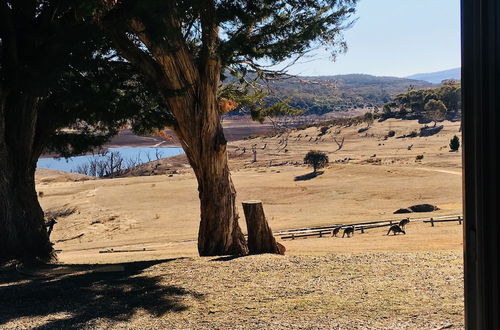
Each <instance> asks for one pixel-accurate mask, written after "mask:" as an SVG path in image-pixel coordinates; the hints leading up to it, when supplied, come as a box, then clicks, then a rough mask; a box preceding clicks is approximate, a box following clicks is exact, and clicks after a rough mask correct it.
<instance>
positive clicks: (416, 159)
mask: <svg viewBox="0 0 500 330" xmlns="http://www.w3.org/2000/svg"><path fill="white" fill-rule="evenodd" d="M422 159H424V155H417V157H415V161H419V160H422Z"/></svg>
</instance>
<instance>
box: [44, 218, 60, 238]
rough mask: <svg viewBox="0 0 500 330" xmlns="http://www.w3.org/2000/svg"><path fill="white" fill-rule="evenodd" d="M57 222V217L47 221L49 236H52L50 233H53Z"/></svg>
mask: <svg viewBox="0 0 500 330" xmlns="http://www.w3.org/2000/svg"><path fill="white" fill-rule="evenodd" d="M56 223H57V221H56V219H54V218H52V219H50V220H49V221H47V222H46V223H45V226H46V227H47V236H49V237H50V234H51V233H52V229H54V225H55V224H56Z"/></svg>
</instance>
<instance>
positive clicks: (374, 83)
mask: <svg viewBox="0 0 500 330" xmlns="http://www.w3.org/2000/svg"><path fill="white" fill-rule="evenodd" d="M271 86H272V88H273V89H274V90H275V92H276V94H277V96H279V97H280V98H282V99H283V98H290V99H291V102H290V104H291V105H292V106H294V107H296V108H299V109H303V110H304V111H305V112H306V114H318V115H321V114H324V113H327V112H331V111H347V110H349V109H353V108H364V107H373V106H378V107H381V106H383V105H384V103H386V102H388V101H390V100H391V97H392V96H393V95H394V94H397V93H401V92H403V91H406V90H407V89H408V88H409V87H410V86H413V87H414V88H430V87H433V86H434V85H433V84H431V83H429V82H425V81H420V80H415V79H407V78H397V77H376V76H371V75H367V74H349V75H336V76H318V77H299V78H293V79H287V80H283V81H277V82H273V83H272V84H271Z"/></svg>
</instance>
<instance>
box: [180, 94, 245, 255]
mask: <svg viewBox="0 0 500 330" xmlns="http://www.w3.org/2000/svg"><path fill="white" fill-rule="evenodd" d="M210 99H212V102H211V101H210ZM203 100H204V102H203V104H198V105H196V106H197V107H203V108H204V111H203V112H201V113H203V114H205V115H206V116H205V117H204V116H200V117H198V118H196V119H194V120H191V121H189V122H186V123H184V125H183V126H184V127H187V128H189V130H191V134H189V135H185V134H183V133H182V132H178V135H179V137H180V140H181V142H182V145H183V148H184V151H185V152H186V155H187V157H188V159H189V163H190V164H191V166H192V168H193V170H194V172H195V174H196V178H197V180H198V192H199V197H200V217H201V220H200V228H199V232H198V252H199V254H200V256H216V255H243V254H247V253H248V248H247V243H246V240H245V237H244V236H243V233H242V232H241V229H240V226H239V224H238V219H239V216H238V210H237V207H236V190H235V188H234V185H233V182H232V180H231V174H230V171H229V166H228V157H227V152H226V143H227V142H226V140H225V138H224V133H223V130H222V125H221V123H220V121H219V115H218V110H217V106H218V105H217V103H216V99H215V95H214V97H212V98H210V97H208V99H207V97H205V98H203ZM193 132H194V133H193Z"/></svg>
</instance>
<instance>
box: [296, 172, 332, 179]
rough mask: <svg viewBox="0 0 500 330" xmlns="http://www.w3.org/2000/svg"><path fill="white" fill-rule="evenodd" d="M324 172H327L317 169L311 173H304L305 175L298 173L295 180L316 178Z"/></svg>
mask: <svg viewBox="0 0 500 330" xmlns="http://www.w3.org/2000/svg"><path fill="white" fill-rule="evenodd" d="M323 173H325V172H324V171H316V172H311V173H307V174H304V175H298V176H296V177H295V179H293V180H294V181H306V180H311V179H314V178H315V177H317V176H320V175H322V174H323Z"/></svg>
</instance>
